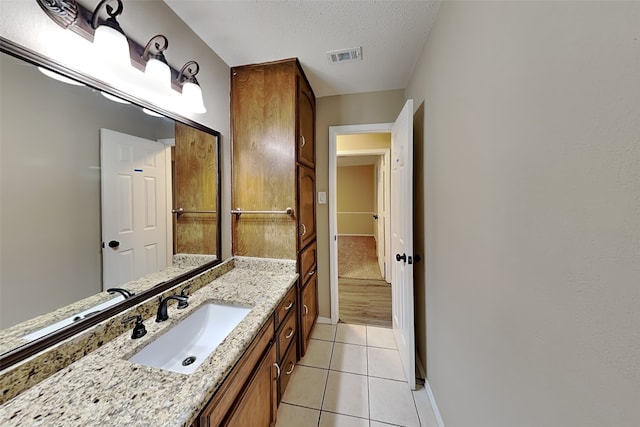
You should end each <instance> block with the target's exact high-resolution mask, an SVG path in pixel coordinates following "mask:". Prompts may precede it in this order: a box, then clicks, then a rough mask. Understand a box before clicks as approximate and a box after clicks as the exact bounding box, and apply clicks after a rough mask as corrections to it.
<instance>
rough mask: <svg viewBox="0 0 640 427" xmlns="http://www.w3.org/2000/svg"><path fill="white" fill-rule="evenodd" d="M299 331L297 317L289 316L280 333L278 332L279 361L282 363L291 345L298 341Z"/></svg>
mask: <svg viewBox="0 0 640 427" xmlns="http://www.w3.org/2000/svg"><path fill="white" fill-rule="evenodd" d="M297 332H298V330H297V328H296V316H295V315H294V314H291V315H290V316H288V317H287V318H286V319H285V321H284V324H283V325H282V328H280V332H278V336H277V340H278V360H279V361H282V359H283V356H284V353H285V352H286V351H287V349H288V348H289V345H290V344H291V343H292V342H295V340H296V334H297Z"/></svg>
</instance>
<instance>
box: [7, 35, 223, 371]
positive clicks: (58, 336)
mask: <svg viewBox="0 0 640 427" xmlns="http://www.w3.org/2000/svg"><path fill="white" fill-rule="evenodd" d="M0 52H3V53H6V54H9V55H11V56H14V57H16V58H18V59H21V60H23V61H27V62H29V63H31V64H33V65H36V66H44V67H47V68H50V69H52V70H53V71H56V72H57V73H60V74H62V75H65V76H67V77H71V78H73V79H75V80H78V81H80V82H82V83H83V84H85V85H86V86H89V87H92V88H94V89H96V90H100V91H104V92H107V93H110V94H112V95H115V96H118V97H120V98H123V99H126V100H127V101H129V102H132V103H133V104H136V105H138V106H140V107H144V108H148V109H150V110H153V111H156V112H157V113H160V114H162V115H163V116H165V117H168V118H170V119H173V120H175V121H177V122H180V123H183V124H186V125H188V126H191V127H193V128H195V129H198V130H200V131H203V132H206V133H208V134H211V135H213V136H214V137H215V138H216V165H217V171H216V172H217V173H216V179H217V181H218V182H217V187H218V190H217V191H218V194H217V201H216V205H217V206H216V209H217V211H218V212H222V200H221V197H220V190H221V188H222V183H221V179H222V173H221V165H220V160H221V154H220V151H221V150H220V144H221V134H220V132H218V131H217V130H214V129H211V128H209V127H207V126H204V125H202V124H200V123H198V122H195V121H193V120H192V119H189V118H187V117H184V116H181V115H179V114H177V113H174V112H171V111H168V110H164V109H162V108H159V107H158V106H156V105H154V104H151V103H150V102H148V101H145V100H143V99H139V98H136V97H133V96H131V95H129V94H127V93H125V92H122V91H120V90H119V89H116V88H114V87H112V86H110V85H108V84H107V83H105V82H103V81H101V80H98V79H96V78H94V77H92V76H90V75H88V74H85V73H82V72H79V71H77V70H74V69H72V68H69V67H66V66H64V65H62V64H60V63H59V62H57V61H55V60H53V59H51V58H49V57H46V56H44V55H42V54H40V53H37V52H35V51H33V50H31V49H29V48H27V47H24V46H21V45H19V44H17V43H15V42H13V41H11V40H8V39H6V38H5V37H2V36H0ZM221 225H222V224H221V221H220V219H219V214H218V220H217V224H216V252H218V253H217V254H216V256H217V258H218V259H216V260H214V261H210V262H207V263H205V264H203V265H201V266H198V267H196V268H194V269H192V270H190V271H188V272H186V273H183V274H181V275H178V276H177V277H174V278H173V279H171V280H167V281H165V282H160V283H158V284H156V285H154V286H152V287H151V288H149V289H147V290H145V291H143V292H140V293H138V294H136V295H135V296H133V297H131V298H128V299H125V300H123V301H121V302H119V303H118V304H115V305H113V306H111V307H109V308H107V309H105V310H103V311H101V312H99V313H97V314H96V315H94V316H91V317H88V318H85V319H83V320H80V321H78V322H75V323H73V324H71V325H69V326H66V327H64V328H61V329H59V330H57V331H55V332H52V333H50V334H47V335H45V336H43V337H41V338H38V339H36V340H33V341H30V342H28V343H25V344H23V345H21V346H19V347H16V348H14V349H13V350H9V351H8V352H5V353H2V354H0V371H4V370H5V369H7V368H10V367H11V366H13V365H16V364H18V363H20V362H21V361H23V360H26V359H27V358H29V357H31V356H34V355H36V354H38V353H40V352H42V351H44V350H46V349H47V348H49V347H52V346H54V345H55V344H58V343H60V342H62V341H64V340H66V339H68V338H70V337H72V336H74V335H77V334H79V333H81V332H83V331H85V330H87V329H89V328H91V327H93V326H95V325H97V324H98V323H100V322H103V321H105V320H107V319H110V318H112V317H114V316H116V315H117V314H119V313H121V312H123V311H126V310H128V309H129V308H131V307H134V306H135V305H138V304H139V303H141V302H143V301H146V300H148V299H150V298H153V297H155V296H156V295H158V294H161V293H162V292H165V291H167V290H169V289H171V288H173V287H175V286H177V285H179V284H180V283H182V282H184V281H186V280H188V279H190V278H192V277H195V276H197V275H199V274H201V273H203V272H205V271H207V270H209V269H210V268H212V267H214V266H216V265H218V264H221V263H222V258H221V256H220V252H221V249H222V226H221Z"/></svg>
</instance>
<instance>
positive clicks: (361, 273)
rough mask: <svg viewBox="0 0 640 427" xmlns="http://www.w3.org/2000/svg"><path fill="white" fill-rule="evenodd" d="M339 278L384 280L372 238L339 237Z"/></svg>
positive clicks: (374, 241)
mask: <svg viewBox="0 0 640 427" xmlns="http://www.w3.org/2000/svg"><path fill="white" fill-rule="evenodd" d="M338 277H344V278H347V279H367V280H383V277H382V274H381V273H380V267H379V266H378V257H377V256H376V240H375V239H374V238H373V237H371V236H338Z"/></svg>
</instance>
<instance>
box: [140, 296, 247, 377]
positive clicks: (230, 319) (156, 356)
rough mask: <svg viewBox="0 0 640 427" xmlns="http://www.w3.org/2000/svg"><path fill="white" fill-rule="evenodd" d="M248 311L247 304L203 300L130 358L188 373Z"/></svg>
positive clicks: (145, 363)
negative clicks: (188, 313) (205, 302)
mask: <svg viewBox="0 0 640 427" xmlns="http://www.w3.org/2000/svg"><path fill="white" fill-rule="evenodd" d="M250 311H251V308H246V307H238V306H232V305H225V304H214V303H208V304H203V305H202V306H201V307H199V308H198V309H197V310H196V311H194V312H193V314H191V315H189V316H188V317H187V318H185V319H184V320H182V321H181V322H180V323H178V324H177V325H175V326H174V327H172V328H171V329H169V331H167V333H165V334H163V335H161V336H159V337H158V338H156V340H155V341H153V342H151V343H150V344H149V345H147V346H146V347H144V348H143V349H142V350H140V351H139V352H138V353H136V354H135V355H133V357H131V358H130V359H129V361H130V362H134V363H139V364H141V365H145V366H151V367H153V368H160V369H166V370H168V371H173V372H178V373H181V374H190V373H192V372H193V371H195V370H196V369H197V368H198V366H200V364H202V362H204V360H205V359H206V358H207V356H209V355H210V354H211V353H212V352H213V350H215V349H216V347H218V345H219V344H220V343H221V342H222V341H223V340H224V339H225V338H226V337H227V335H229V333H230V332H231V331H232V330H233V329H234V328H235V327H236V326H237V325H238V323H240V322H241V321H242V319H244V318H245V317H246V315H247V314H249V312H250Z"/></svg>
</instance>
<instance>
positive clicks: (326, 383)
mask: <svg viewBox="0 0 640 427" xmlns="http://www.w3.org/2000/svg"><path fill="white" fill-rule="evenodd" d="M336 329H337V328H336ZM335 345H336V342H335V341H333V343H332V344H331V355H330V356H329V366H331V360H332V359H333V348H334V347H335ZM326 371H327V379H326V380H325V382H324V391H323V392H322V399H321V400H320V413H319V414H318V425H317V427H320V419H321V418H322V407H323V406H324V396H325V395H326V394H327V386H328V385H329V368H327V369H326Z"/></svg>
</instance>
